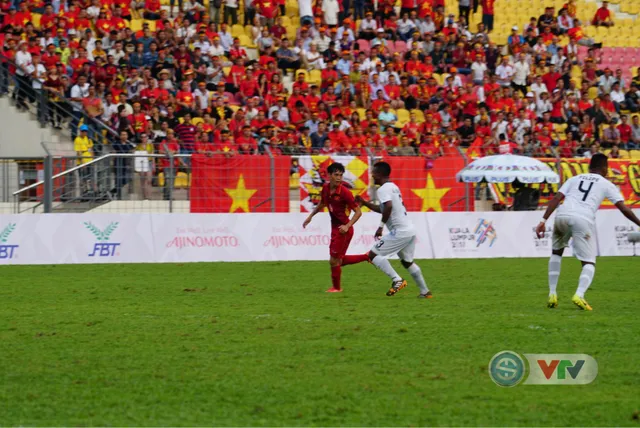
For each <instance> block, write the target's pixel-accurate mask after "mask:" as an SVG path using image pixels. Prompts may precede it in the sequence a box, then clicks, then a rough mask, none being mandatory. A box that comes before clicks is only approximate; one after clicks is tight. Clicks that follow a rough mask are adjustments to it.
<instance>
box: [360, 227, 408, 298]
mask: <svg viewBox="0 0 640 428" xmlns="http://www.w3.org/2000/svg"><path fill="white" fill-rule="evenodd" d="M403 244H404V243H403V242H400V240H399V239H398V238H396V237H395V236H392V235H384V236H383V237H382V238H380V240H379V241H378V242H376V243H375V244H374V245H373V247H372V248H371V251H369V260H371V263H372V264H373V265H374V266H376V267H377V268H378V269H380V270H381V271H382V272H384V273H385V274H386V275H387V276H388V277H389V278H391V281H392V282H391V288H389V291H387V296H393V295H394V294H395V293H397V292H398V291H399V290H402V289H403V288H404V287H406V286H407V281H405V280H404V279H402V277H401V276H400V275H398V272H396V270H395V269H394V268H393V266H391V263H390V262H389V260H388V259H387V257H388V256H391V255H393V254H397V253H398V251H400V250H401V249H402V246H403Z"/></svg>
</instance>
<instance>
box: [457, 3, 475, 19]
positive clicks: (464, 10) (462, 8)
mask: <svg viewBox="0 0 640 428" xmlns="http://www.w3.org/2000/svg"><path fill="white" fill-rule="evenodd" d="M477 1H478V0H458V15H459V16H462V17H463V18H464V22H469V13H470V12H471V5H472V3H476V2H477Z"/></svg>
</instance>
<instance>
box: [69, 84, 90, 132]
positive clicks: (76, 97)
mask: <svg viewBox="0 0 640 428" xmlns="http://www.w3.org/2000/svg"><path fill="white" fill-rule="evenodd" d="M88 96H89V83H88V82H87V77H86V76H85V75H84V74H81V75H80V76H78V80H77V82H76V84H75V85H73V86H72V87H71V101H72V103H71V104H72V107H73V112H72V115H73V119H72V121H71V136H72V137H73V138H74V139H75V137H76V135H77V134H78V124H79V123H80V120H82V118H83V110H82V109H83V105H82V103H83V100H84V99H85V98H87V97H88Z"/></svg>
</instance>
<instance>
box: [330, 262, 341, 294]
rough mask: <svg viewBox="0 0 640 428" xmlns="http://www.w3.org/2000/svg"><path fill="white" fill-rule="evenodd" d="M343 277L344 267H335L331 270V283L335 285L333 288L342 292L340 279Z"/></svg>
mask: <svg viewBox="0 0 640 428" xmlns="http://www.w3.org/2000/svg"><path fill="white" fill-rule="evenodd" d="M341 276H342V267H341V266H333V267H332V268H331V282H332V283H333V288H335V289H336V290H340V277H341Z"/></svg>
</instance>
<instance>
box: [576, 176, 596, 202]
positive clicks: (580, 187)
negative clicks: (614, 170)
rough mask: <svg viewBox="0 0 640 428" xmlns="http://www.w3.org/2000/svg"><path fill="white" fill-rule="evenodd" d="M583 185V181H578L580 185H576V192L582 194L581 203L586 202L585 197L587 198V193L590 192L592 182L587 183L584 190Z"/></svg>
mask: <svg viewBox="0 0 640 428" xmlns="http://www.w3.org/2000/svg"><path fill="white" fill-rule="evenodd" d="M583 184H584V180H582V181H580V184H579V185H578V190H579V191H581V192H582V193H583V195H582V201H583V202H584V201H586V200H587V197H589V192H590V191H591V188H592V187H593V181H591V182H589V187H587V188H586V189H583V188H582V185H583Z"/></svg>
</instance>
